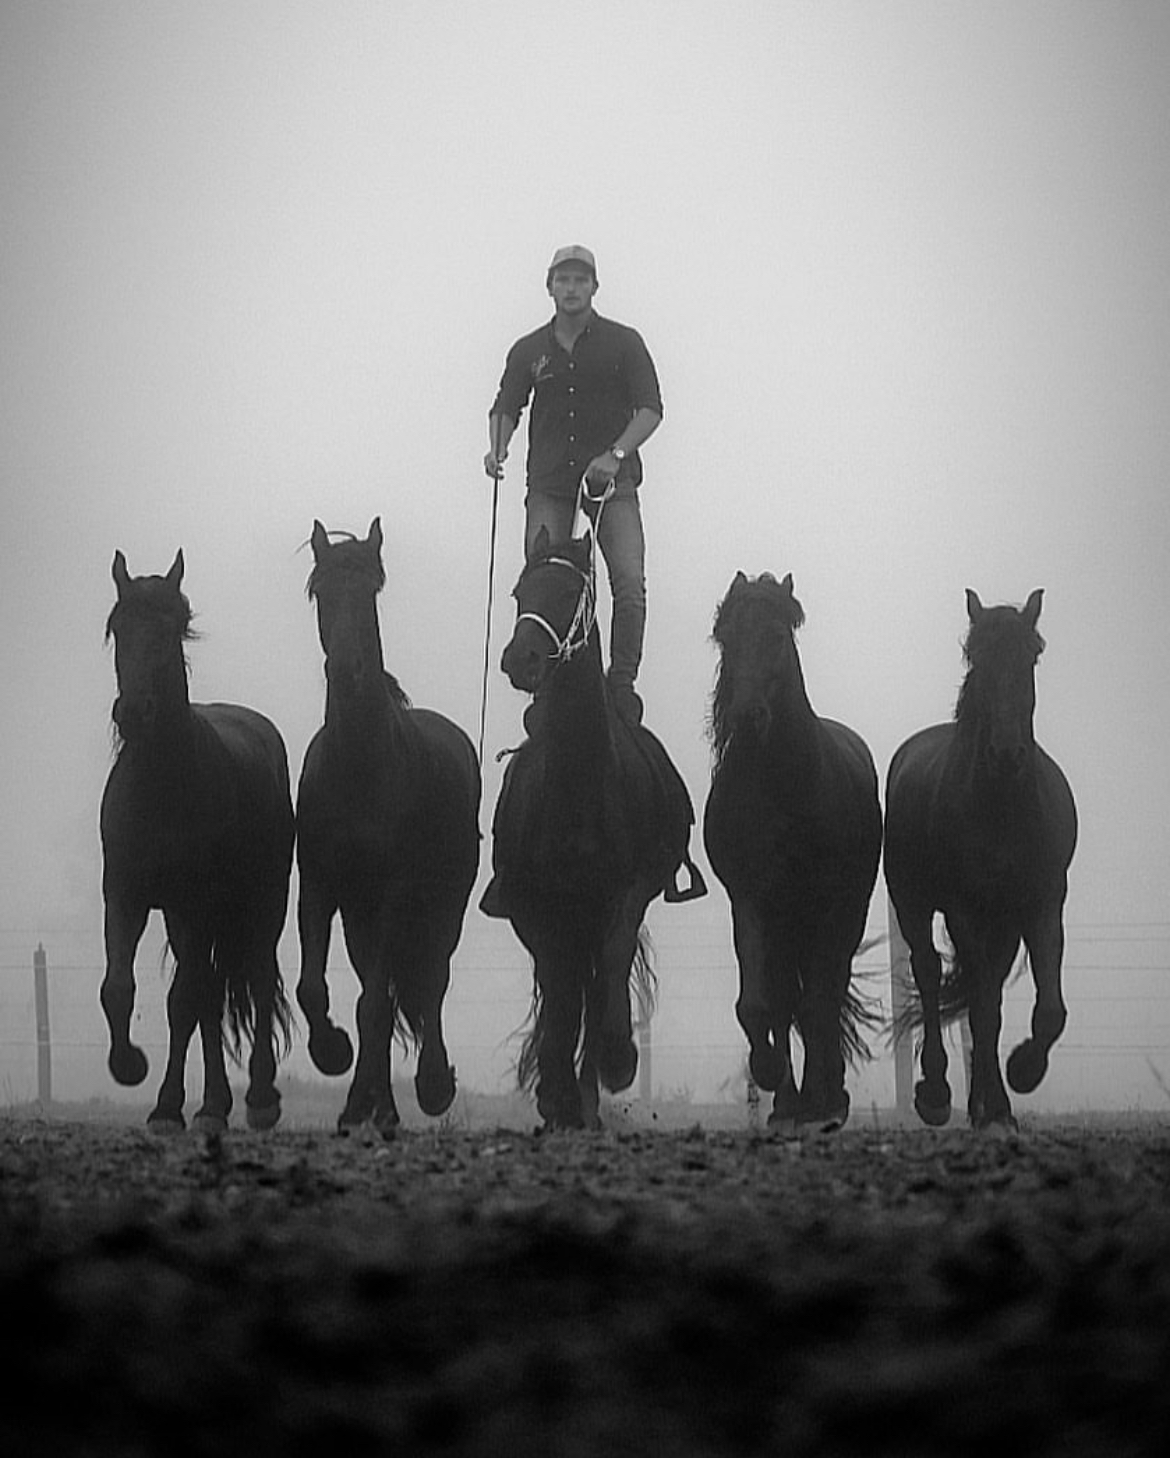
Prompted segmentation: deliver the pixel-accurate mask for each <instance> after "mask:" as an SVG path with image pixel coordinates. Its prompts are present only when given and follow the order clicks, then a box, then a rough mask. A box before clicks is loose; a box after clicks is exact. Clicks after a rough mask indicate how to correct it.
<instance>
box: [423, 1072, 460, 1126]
mask: <svg viewBox="0 0 1170 1458" xmlns="http://www.w3.org/2000/svg"><path fill="white" fill-rule="evenodd" d="M414 1096H415V1098H416V1099H417V1100H418V1106H419V1108H420V1109H421V1110H422V1111H423V1113H424V1114H427V1115H429V1116H430V1117H431V1118H432V1119H437V1118H438V1116H439V1115H440V1114H445V1113H446V1112H447V1110H448V1109H449V1108H450V1107H451V1105H452V1103H453V1102H454V1099H455V1070H454V1069H453V1068H452V1067H451V1065H450V1064H449V1063H446V1064H444V1065H443V1067H442V1068H439V1069H434V1070H431V1069H425V1070H424V1069H423V1068H422V1067H421V1066H420V1068H419V1071H418V1073H417V1074H416V1075H415V1080H414Z"/></svg>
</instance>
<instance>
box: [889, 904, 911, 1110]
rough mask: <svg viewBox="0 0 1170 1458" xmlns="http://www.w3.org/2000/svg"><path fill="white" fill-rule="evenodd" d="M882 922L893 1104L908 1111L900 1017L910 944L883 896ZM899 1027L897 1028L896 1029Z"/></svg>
mask: <svg viewBox="0 0 1170 1458" xmlns="http://www.w3.org/2000/svg"><path fill="white" fill-rule="evenodd" d="M886 925H887V928H888V930H889V935H890V1006H891V1009H892V1011H893V1019H894V1029H895V1032H894V1107H895V1108H896V1109H897V1110H898V1113H899V1114H909V1113H910V1110H911V1105H912V1098H911V1094H912V1086H913V1082H914V1038H913V1035H912V1034H911V1033H910V1031H909V1029H907V1028H905V1027H902V1025H901V1021H900V1020H901V1017H902V1015H903V1013H904V1012H905V1010H906V1008H907V1007H908V1006H909V1004H910V995H911V994H910V987H911V982H910V948H909V946H908V945H907V942H906V938H905V937H904V936H903V935H902V928H901V927H900V926H899V925H898V913H897V912H896V911H895V910H894V903H893V901H891V900H890V898H889V897H888V896H887V897H886ZM899 1028H901V1031H898V1030H899Z"/></svg>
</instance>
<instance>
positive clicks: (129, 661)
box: [101, 552, 293, 1130]
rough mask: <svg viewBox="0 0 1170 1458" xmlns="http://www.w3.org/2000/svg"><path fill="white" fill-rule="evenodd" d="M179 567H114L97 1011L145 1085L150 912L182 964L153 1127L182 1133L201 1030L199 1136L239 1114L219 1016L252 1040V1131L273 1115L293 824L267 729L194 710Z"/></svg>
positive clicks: (249, 716)
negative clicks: (145, 570)
mask: <svg viewBox="0 0 1170 1458" xmlns="http://www.w3.org/2000/svg"><path fill="white" fill-rule="evenodd" d="M182 581H183V554H182V552H179V553H177V554H176V556H175V560H174V564H173V565H172V567H171V569H170V571H169V572H168V573H167V574H166V576H165V577H131V576H130V574H129V572H128V571H127V569H126V559H125V558H124V557H123V555H122V553H121V552H117V553H115V555H114V582H115V584H116V586H117V589H118V600H117V603H116V605H115V607H114V610H113V611H112V612H111V614H110V617H109V621H108V622H107V624H106V637H107V639H109V638H111V637H112V638H113V640H114V665H115V669H116V672H117V679H118V697H117V700H116V701H115V703H114V726H115V731H116V733H117V735H118V739H119V749H118V756H117V759H116V760H115V762H114V766H113V769H112V770H111V771H110V776H109V779H108V780H107V781H106V788H105V793H104V794H103V796H102V808H101V838H102V853H103V862H104V865H103V874H102V892H103V895H104V898H105V942H106V971H105V978H104V980H103V982H102V989H101V1002H102V1008H103V1010H104V1012H105V1015H106V1021H107V1023H108V1025H109V1031H110V1058H109V1062H110V1072H111V1073H112V1074H113V1076H114V1078H115V1079H117V1081H118V1082H119V1083H122V1084H139V1083H141V1082H142V1080H143V1079H144V1078H145V1077H146V1072H147V1060H146V1055H145V1054H144V1053H143V1052H142V1050H141V1049H140V1048H138V1047H136V1046H135V1044H134V1043H133V1042H132V1041H131V1039H130V1016H131V1013H132V1011H133V1007H134V954H135V952H136V950H137V947H138V943H139V941H140V939H141V937H142V933H143V931H144V930H145V927H146V921H147V918H148V916H149V915H150V912H151V911H152V910H153V909H158V910H160V911H161V912H162V914H163V918H164V921H165V924H166V930H167V938H168V941H169V943H170V947H171V950H172V952H173V953H174V956H175V972H174V979H173V981H172V983H171V987H170V991H169V994H168V997H167V1019H168V1022H169V1024H170V1051H169V1055H168V1059H167V1069H166V1075H165V1077H164V1079H163V1082H162V1086H161V1088H160V1089H159V1094H158V1102H157V1103H156V1105H155V1107H154V1110H153V1112H152V1113H151V1115H150V1119H149V1122H150V1123H151V1124H152V1125H153V1126H156V1127H160V1126H161V1127H166V1126H178V1127H180V1128H181V1127H182V1125H183V1103H184V1100H185V1097H186V1094H185V1089H184V1069H185V1066H186V1061H187V1048H188V1045H189V1044H190V1041H191V1035H192V1034H193V1033H194V1031H195V1028H196V1026H198V1028H199V1033H200V1037H201V1040H202V1044H203V1075H204V1092H203V1105H202V1107H201V1108H200V1110H199V1112H198V1114H197V1115H196V1123H197V1124H198V1125H199V1126H201V1127H204V1128H208V1129H213V1130H218V1129H223V1128H226V1126H227V1119H228V1114H229V1112H230V1110H231V1106H232V1096H231V1090H230V1088H229V1086H228V1079H227V1071H226V1068H225V1065H224V1021H225V1017H224V1015H225V1003H226V1012H227V1026H228V1031H229V1034H230V1042H231V1050H232V1053H233V1055H234V1056H237V1057H238V1055H239V1051H240V1046H241V1041H242V1037H244V1036H247V1037H248V1038H249V1039H250V1040H251V1044H252V1052H251V1058H250V1060H249V1065H248V1072H249V1085H248V1092H247V1098H246V1102H247V1113H248V1123H249V1125H251V1127H252V1128H258V1129H267V1128H271V1127H272V1125H274V1124H275V1123H276V1122H277V1120H278V1119H279V1118H280V1094H279V1093H278V1092H277V1089H276V1083H275V1079H276V1058H277V1039H278V1036H279V1038H280V1039H281V1040H282V1041H283V1044H284V1047H285V1049H287V1046H288V1037H289V1010H288V1005H287V1003H286V1001H285V997H284V991H283V986H282V982H281V976H280V969H279V966H278V964H277V959H276V944H277V942H278V940H279V938H280V934H281V930H282V929H283V927H284V922H285V917H286V915H287V912H288V883H289V875H290V873H291V870H292V854H293V812H292V803H291V798H290V795H289V777H288V759H287V756H286V754H285V747H284V741H283V740H282V739H281V737H280V734H279V733H278V732H277V730H276V728H275V727H274V726H273V725H272V724H271V723H270V722H269V721H268V720H267V719H265V718H264V717H263V715H261V714H258V713H256V712H255V711H254V710H252V709H246V708H242V707H241V706H239V705H237V704H192V703H191V702H190V700H189V699H188V695H187V665H186V662H185V659H184V651H183V644H184V642H185V641H186V640H187V639H189V638H191V637H192V636H193V635H192V632H191V608H190V606H189V604H188V602H187V599H186V597H185V596H184V595H183V593H182V591H181V585H182Z"/></svg>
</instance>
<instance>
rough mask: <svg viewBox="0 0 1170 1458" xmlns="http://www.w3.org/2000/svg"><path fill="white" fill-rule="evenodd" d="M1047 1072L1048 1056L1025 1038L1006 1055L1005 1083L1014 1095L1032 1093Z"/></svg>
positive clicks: (1037, 1045)
mask: <svg viewBox="0 0 1170 1458" xmlns="http://www.w3.org/2000/svg"><path fill="white" fill-rule="evenodd" d="M1047 1072H1048V1054H1047V1053H1045V1052H1044V1051H1043V1050H1042V1049H1041V1048H1040V1046H1039V1044H1038V1043H1036V1042H1035V1041H1034V1040H1033V1039H1031V1038H1026V1039H1025V1040H1024V1042H1022V1043H1021V1044H1020V1045H1019V1047H1018V1048H1013V1049H1012V1051H1011V1053H1010V1054H1009V1055H1008V1061H1007V1081H1008V1085H1009V1087H1010V1088H1012V1089H1013V1090H1014V1091H1015V1092H1016V1093H1021V1094H1030V1093H1033V1092H1034V1091H1035V1090H1036V1089H1037V1088H1039V1086H1040V1083H1041V1080H1042V1079H1043V1078H1044V1075H1045V1074H1046V1073H1047Z"/></svg>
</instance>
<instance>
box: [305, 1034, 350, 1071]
mask: <svg viewBox="0 0 1170 1458" xmlns="http://www.w3.org/2000/svg"><path fill="white" fill-rule="evenodd" d="M309 1057H310V1058H311V1059H312V1060H313V1066H314V1068H316V1069H317V1071H318V1072H319V1073H324V1074H326V1075H327V1076H328V1077H329V1078H338V1077H340V1076H341V1074H343V1073H348V1072H349V1070H350V1068H351V1067H352V1066H353V1044H352V1043H351V1042H350V1038H349V1034H348V1033H347V1032H346V1031H345V1029H344V1028H334V1027H325V1028H322V1029H321V1030H320V1031H319V1032H315V1033H310V1034H309Z"/></svg>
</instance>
